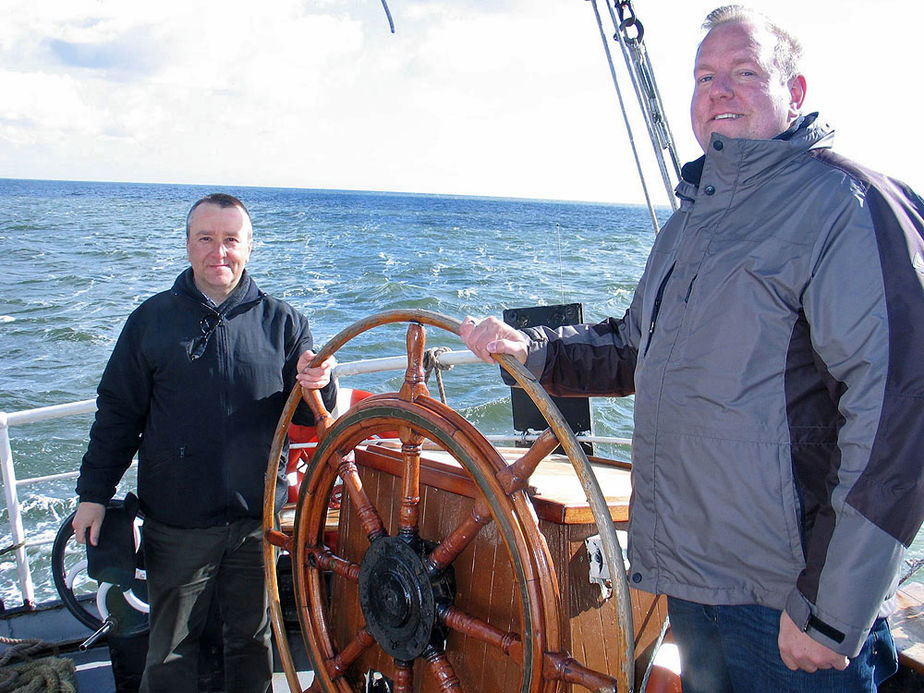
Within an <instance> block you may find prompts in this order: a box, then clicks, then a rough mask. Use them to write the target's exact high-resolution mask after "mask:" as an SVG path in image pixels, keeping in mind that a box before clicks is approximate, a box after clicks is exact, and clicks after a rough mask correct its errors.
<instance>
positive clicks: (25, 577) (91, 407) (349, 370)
mask: <svg viewBox="0 0 924 693" xmlns="http://www.w3.org/2000/svg"><path fill="white" fill-rule="evenodd" d="M436 358H438V359H439V362H440V364H442V365H444V366H446V367H449V366H456V365H463V364H475V363H483V362H482V361H481V360H480V359H479V358H478V357H477V356H475V354H473V353H472V352H470V351H467V350H464V351H449V352H445V353H442V354H439V356H438V357H436ZM485 365H487V364H485ZM405 368H407V356H394V357H387V358H378V359H365V360H362V361H353V362H345V363H341V364H338V365H337V366H336V367H335V368H334V372H333V375H334V377H335V378H338V379H339V378H343V377H345V376H349V375H360V374H366V373H378V372H383V371H397V370H404V369H405ZM95 411H96V400H95V399H86V400H81V401H79V402H68V403H67V404H58V405H54V406H50V407H40V408H38V409H26V410H23V411H16V412H9V413H7V412H0V471H2V475H3V491H4V494H5V496H6V507H7V510H8V513H9V524H10V535H11V537H12V540H13V543H12V545H11V546H10V547H7V549H6V550H7V551H13V552H14V553H15V557H16V572H17V577H18V580H19V591H20V595H21V598H22V603H23V606H26V607H29V608H31V607H33V606H35V585H34V583H33V581H32V572H31V567H30V563H29V556H28V554H27V552H26V549H28V548H34V547H37V546H42V545H44V544H47V543H50V542H48V541H36V542H30V541H29V540H28V538H27V536H26V531H25V528H24V526H23V521H22V514H21V512H20V498H19V489H20V488H21V487H24V486H28V485H31V484H38V483H43V482H48V481H55V480H58V479H68V478H76V477H77V475H78V472H77V470H74V471H72V472H62V473H60V474H51V475H46V476H37V477H31V478H27V479H17V477H16V469H15V465H14V463H13V451H12V448H11V447H10V428H12V427H14V426H26V425H29V424H35V423H39V422H42V421H50V420H53V419H60V418H64V417H68V416H78V415H83V414H90V413H93V412H95ZM485 437H486V438H487V439H488V440H490V441H491V442H503V441H516V440H534V439H535V438H536V437H537V436H535V435H524V434H509V435H488V436H485ZM579 439H580V440H585V441H588V442H596V443H609V444H614V445H629V444H631V440H630V439H628V438H616V437H607V436H580V438H579Z"/></svg>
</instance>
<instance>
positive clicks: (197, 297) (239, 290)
mask: <svg viewBox="0 0 924 693" xmlns="http://www.w3.org/2000/svg"><path fill="white" fill-rule="evenodd" d="M173 292H174V293H175V294H178V295H182V296H186V297H187V298H191V299H192V300H194V301H195V302H196V303H201V304H203V305H206V306H208V307H209V308H211V309H212V310H215V311H217V312H219V313H221V314H222V315H226V314H227V313H229V312H230V311H231V310H233V309H234V308H236V307H237V306H240V305H245V304H250V303H252V302H254V301H258V300H260V299H262V298H263V292H262V291H260V289H259V288H258V287H257V283H256V282H255V281H254V280H253V279H251V278H250V275H249V274H248V273H247V270H244V271H243V272H242V273H241V280H240V281H239V282H238V283H237V286H236V287H234V290H233V291H231V293H230V294H228V298H226V299H225V300H224V301H222V303H221V305H220V306H216V305H215V303H214V302H213V301H212V300H211V299H210V298H208V297H207V296H206V295H205V294H203V293H202V292H201V291H199V287H197V286H196V281H195V279H194V278H193V270H192V267H187V268H186V269H185V270H183V271H182V272H181V273H180V276H178V277H177V278H176V281H175V282H173Z"/></svg>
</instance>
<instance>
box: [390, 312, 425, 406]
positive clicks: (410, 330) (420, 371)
mask: <svg viewBox="0 0 924 693" xmlns="http://www.w3.org/2000/svg"><path fill="white" fill-rule="evenodd" d="M426 343H427V335H426V334H425V333H424V328H423V325H421V324H420V323H419V322H412V323H410V324H409V325H408V326H407V370H406V371H405V372H404V384H403V385H402V386H401V390H400V391H399V392H398V397H400V398H401V399H403V400H404V401H406V402H413V401H415V400H416V399H417V398H418V397H426V396H429V395H430V391H429V390H428V389H427V379H426V376H425V375H424V347H425V346H426Z"/></svg>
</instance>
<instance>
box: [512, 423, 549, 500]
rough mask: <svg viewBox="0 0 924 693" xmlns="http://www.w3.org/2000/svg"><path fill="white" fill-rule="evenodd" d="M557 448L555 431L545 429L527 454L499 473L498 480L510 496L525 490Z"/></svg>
mask: <svg viewBox="0 0 924 693" xmlns="http://www.w3.org/2000/svg"><path fill="white" fill-rule="evenodd" d="M557 447H558V438H557V437H556V436H555V433H554V431H552V429H551V428H547V429H545V431H543V432H542V435H541V436H539V437H538V438H537V439H536V441H535V442H534V443H533V444H532V445H531V446H530V448H529V450H527V451H526V453H524V454H523V455H522V456H521V457H520V458H519V459H518V460H517V461H516V462H514V463H513V464H511V465H510V466H508V467H507V468H506V469H503V470H501V471H500V472H498V474H497V480H498V481H499V482H500V483H501V485H502V486H503V487H504V490H505V491H506V492H507V493H508V494H510V493H514V492H516V491H521V490H523V489H525V488H526V486H527V484H528V483H529V477H531V476H532V475H533V472H535V471H536V467H538V466H539V463H540V462H542V460H544V459H545V458H546V457H548V456H549V455H550V454H551V453H552V451H553V450H554V449H555V448H557Z"/></svg>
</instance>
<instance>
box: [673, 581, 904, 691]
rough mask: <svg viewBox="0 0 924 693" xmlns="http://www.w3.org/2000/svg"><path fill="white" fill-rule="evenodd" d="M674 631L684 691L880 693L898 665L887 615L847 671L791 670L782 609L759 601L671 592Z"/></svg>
mask: <svg viewBox="0 0 924 693" xmlns="http://www.w3.org/2000/svg"><path fill="white" fill-rule="evenodd" d="M667 611H668V616H669V617H670V622H671V632H672V634H673V636H674V641H675V642H676V643H677V649H678V650H680V669H681V674H680V678H681V681H682V685H683V693H737V692H738V691H747V693H780V691H787V693H797V692H798V693H821V692H822V691H831V692H832V693H833V692H836V693H875V691H876V688H877V687H878V685H879V684H880V683H881V682H882V681H884V680H885V679H887V678H888V677H889V676H891V675H892V674H894V673H895V672H896V670H897V669H898V655H897V654H896V652H895V643H894V642H893V641H892V634H891V632H890V631H889V624H888V623H887V622H886V620H885V619H884V618H881V619H877V620H876V622H875V623H874V624H873V628H872V630H871V631H870V634H869V636H868V637H867V639H866V642H865V643H864V644H863V648H862V649H861V650H860V653H859V654H858V655H857V656H856V657H854V658H853V659H851V660H850V665H849V666H848V667H847V668H846V669H845V670H844V671H838V670H837V669H819V670H818V671H816V672H814V673H811V674H810V673H808V672H806V671H791V670H790V669H789V668H788V667H787V666H786V665H785V664H783V660H782V658H781V657H780V648H779V644H778V642H777V638H778V636H779V633H780V614H781V612H780V611H778V610H776V609H770V608H767V607H765V606H758V605H756V604H741V605H737V606H711V605H708V604H696V603H694V602H687V601H684V600H682V599H677V598H675V597H668V599H667Z"/></svg>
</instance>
